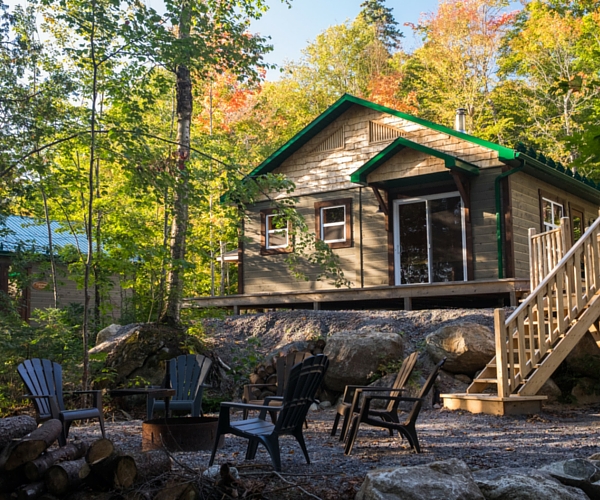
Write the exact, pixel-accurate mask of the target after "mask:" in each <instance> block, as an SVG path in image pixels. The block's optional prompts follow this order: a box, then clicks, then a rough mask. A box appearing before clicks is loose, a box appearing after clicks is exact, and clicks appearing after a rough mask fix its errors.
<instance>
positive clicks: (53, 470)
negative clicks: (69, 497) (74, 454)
mask: <svg viewBox="0 0 600 500" xmlns="http://www.w3.org/2000/svg"><path fill="white" fill-rule="evenodd" d="M89 474H90V466H89V465H88V464H87V463H86V461H85V458H80V459H78V460H72V461H70V462H62V463H60V464H55V465H53V466H52V467H50V468H49V469H48V471H47V472H46V474H45V475H44V483H45V484H46V488H47V489H48V491H49V492H50V493H52V494H53V495H59V496H60V495H64V494H65V493H67V492H68V491H69V490H71V489H73V488H75V487H77V486H79V485H80V484H81V483H82V482H83V480H84V479H85V478H86V477H88V476H89Z"/></svg>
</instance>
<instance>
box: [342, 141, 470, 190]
mask: <svg viewBox="0 0 600 500" xmlns="http://www.w3.org/2000/svg"><path fill="white" fill-rule="evenodd" d="M404 148H411V149H415V150H417V151H420V152H421V153H425V154H428V155H431V156H435V157H436V158H440V159H441V160H444V165H445V166H446V168H448V169H450V170H455V171H458V172H462V173H464V174H467V175H479V168H478V167H477V166H475V165H473V164H471V163H468V162H466V161H462V160H460V159H458V158H456V157H455V156H452V155H449V154H447V153H443V152H442V151H438V150H437V149H432V148H430V147H428V146H424V145H423V144H419V143H418V142H414V141H411V140H409V139H406V138H404V137H398V138H397V139H395V140H394V142H392V143H391V144H390V145H389V146H388V147H387V148H385V149H384V150H383V151H380V152H379V153H378V154H376V155H375V156H374V157H373V158H371V159H370V160H369V161H368V162H367V163H365V164H364V165H363V166H362V167H360V168H359V169H358V170H356V171H354V172H353V173H352V174H351V175H350V181H352V182H355V183H357V184H363V185H366V184H367V177H368V175H369V174H370V173H371V172H373V171H374V170H376V169H377V168H379V167H380V166H381V165H383V164H384V163H385V162H386V161H388V160H389V159H390V158H392V157H393V156H394V155H395V154H397V153H399V152H400V151H401V150H402V149H404Z"/></svg>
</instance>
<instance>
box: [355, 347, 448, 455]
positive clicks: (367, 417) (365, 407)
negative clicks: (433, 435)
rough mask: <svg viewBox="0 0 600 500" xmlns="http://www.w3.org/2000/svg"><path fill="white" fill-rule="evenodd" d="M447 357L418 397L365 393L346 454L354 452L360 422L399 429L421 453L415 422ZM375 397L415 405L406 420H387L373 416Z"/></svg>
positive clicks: (433, 372) (413, 447)
mask: <svg viewBox="0 0 600 500" xmlns="http://www.w3.org/2000/svg"><path fill="white" fill-rule="evenodd" d="M445 361H446V358H444V359H442V360H441V361H440V362H439V363H438V364H437V365H436V366H435V368H434V369H433V371H432V372H431V374H430V375H429V378H428V379H427V381H426V382H425V384H424V385H423V387H422V388H421V391H420V393H419V396H418V397H416V398H410V397H404V396H387V395H379V394H377V395H370V394H365V397H364V400H363V403H362V407H361V409H360V413H358V414H355V415H354V416H353V417H352V424H351V426H350V429H349V430H348V435H347V436H346V447H345V449H344V454H346V455H350V454H351V453H352V447H353V446H354V441H356V436H357V435H358V429H359V427H360V424H362V423H364V424H368V425H372V426H375V427H383V428H385V429H389V430H394V429H395V430H397V431H398V432H399V433H400V435H402V436H403V437H405V438H406V439H407V440H408V442H409V444H410V447H411V448H412V449H414V450H415V451H416V452H417V453H421V446H420V445H419V438H418V437H417V430H416V428H415V423H416V422H417V418H418V417H419V412H420V411H421V407H422V406H423V402H424V401H425V398H426V397H427V394H429V391H430V390H431V388H432V387H433V384H434V382H435V379H436V378H437V376H438V374H439V373H440V370H441V369H442V366H443V365H444V363H445ZM374 399H382V400H387V401H390V400H397V401H398V402H399V403H400V402H402V401H408V402H412V403H413V406H412V408H411V410H410V412H409V414H408V416H407V417H406V420H405V421H404V422H401V423H398V422H390V421H386V420H382V419H381V418H380V417H379V416H373V413H372V411H373V410H371V401H372V400H374Z"/></svg>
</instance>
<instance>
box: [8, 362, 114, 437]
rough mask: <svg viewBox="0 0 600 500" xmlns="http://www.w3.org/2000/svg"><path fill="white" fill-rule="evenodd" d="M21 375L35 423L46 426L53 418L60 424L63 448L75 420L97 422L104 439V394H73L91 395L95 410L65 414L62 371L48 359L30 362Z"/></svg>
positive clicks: (72, 411) (22, 364)
mask: <svg viewBox="0 0 600 500" xmlns="http://www.w3.org/2000/svg"><path fill="white" fill-rule="evenodd" d="M17 371H18V372H19V375H20V376H21V378H22V379H23V383H24V384H25V387H27V390H28V391H29V394H27V395H26V396H24V397H26V398H30V399H32V400H33V404H34V406H35V409H36V413H37V415H36V420H37V421H38V422H43V421H44V420H49V419H51V418H56V419H58V420H60V421H61V422H62V424H63V432H62V434H61V435H60V437H59V438H58V442H59V444H60V446H65V445H66V444H67V437H68V435H69V428H70V427H71V424H72V423H73V422H74V421H75V420H88V419H90V420H93V419H98V421H99V422H100V430H101V432H102V436H103V437H106V435H105V432H104V414H103V413H102V391H96V390H90V391H73V393H75V394H92V395H93V407H92V408H83V409H80V410H66V409H65V404H64V401H63V388H62V367H61V366H60V365H59V364H58V363H54V362H52V361H50V360H49V359H38V358H33V359H27V360H25V361H24V362H23V363H21V364H20V365H19V366H18V367H17Z"/></svg>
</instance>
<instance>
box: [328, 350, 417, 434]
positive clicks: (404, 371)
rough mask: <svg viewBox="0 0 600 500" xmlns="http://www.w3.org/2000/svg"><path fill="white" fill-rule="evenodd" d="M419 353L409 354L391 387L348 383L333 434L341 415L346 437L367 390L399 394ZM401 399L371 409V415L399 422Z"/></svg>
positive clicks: (342, 431) (392, 394) (391, 432)
mask: <svg viewBox="0 0 600 500" xmlns="http://www.w3.org/2000/svg"><path fill="white" fill-rule="evenodd" d="M418 355H419V353H418V352H416V351H415V352H413V353H412V354H411V355H409V356H407V357H406V358H405V359H404V360H403V361H402V365H401V366H400V370H398V375H397V376H396V380H394V383H393V384H392V386H391V387H369V386H365V385H347V386H346V389H345V390H344V396H343V398H342V402H341V403H340V404H338V407H337V413H336V415H335V420H334V421H333V427H332V429H331V435H332V436H335V433H336V431H337V427H338V424H339V421H340V418H341V417H344V422H343V423H342V430H341V432H340V441H343V440H344V439H346V432H347V431H348V424H349V423H350V420H351V419H352V415H354V414H355V413H359V412H360V400H361V396H362V395H363V394H364V393H365V392H375V391H377V392H388V393H389V395H390V396H399V395H400V393H401V392H402V390H403V389H404V387H405V385H406V383H407V382H408V379H409V378H410V375H411V373H412V372H413V369H414V368H415V364H416V363H417V357H418ZM399 404H400V401H398V400H397V399H390V401H389V402H388V404H387V406H386V407H385V408H384V409H381V410H376V409H373V408H372V409H370V413H371V416H378V417H380V418H381V419H383V420H387V421H389V422H398V405H399ZM390 434H393V431H392V430H391V429H390Z"/></svg>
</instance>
